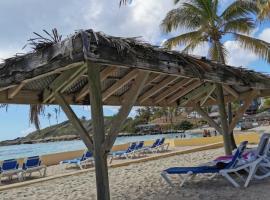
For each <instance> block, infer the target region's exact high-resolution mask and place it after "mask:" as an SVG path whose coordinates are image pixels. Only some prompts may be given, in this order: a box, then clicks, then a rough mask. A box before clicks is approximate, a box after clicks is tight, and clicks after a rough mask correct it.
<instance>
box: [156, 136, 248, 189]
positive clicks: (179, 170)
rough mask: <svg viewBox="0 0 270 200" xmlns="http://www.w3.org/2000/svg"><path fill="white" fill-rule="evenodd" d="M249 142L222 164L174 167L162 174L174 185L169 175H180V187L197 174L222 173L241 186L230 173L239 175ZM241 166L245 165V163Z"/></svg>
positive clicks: (243, 144) (233, 183)
mask: <svg viewBox="0 0 270 200" xmlns="http://www.w3.org/2000/svg"><path fill="white" fill-rule="evenodd" d="M247 143H248V142H247V141H245V142H242V143H241V144H240V145H239V147H238V148H237V150H236V152H235V153H234V156H233V158H232V160H231V161H230V162H228V163H224V164H223V163H222V166H220V165H214V166H198V167H172V168H168V169H166V170H164V171H162V173H161V176H162V178H163V179H164V180H165V181H166V182H167V183H168V184H169V185H170V186H173V184H172V182H171V180H170V178H169V175H178V176H179V177H180V181H181V183H180V187H182V186H183V185H184V183H185V182H186V181H187V180H189V179H192V178H194V177H195V176H196V175H197V174H212V175H213V174H214V175H215V174H220V175H222V176H223V177H225V178H226V179H227V180H228V181H229V182H230V183H232V185H234V186H235V187H239V184H238V183H237V182H236V181H235V180H234V179H233V178H232V177H231V175H229V173H235V174H237V175H238V171H239V170H240V168H239V167H238V164H239V161H240V160H241V158H242V154H243V152H244V150H245V149H246V145H247ZM241 166H242V167H243V166H244V164H242V165H241ZM242 169H245V168H242Z"/></svg>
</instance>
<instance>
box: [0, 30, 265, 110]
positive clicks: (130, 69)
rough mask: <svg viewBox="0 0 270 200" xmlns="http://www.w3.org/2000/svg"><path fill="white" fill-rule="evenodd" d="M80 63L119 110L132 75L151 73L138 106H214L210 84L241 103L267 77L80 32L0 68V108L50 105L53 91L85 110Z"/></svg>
mask: <svg viewBox="0 0 270 200" xmlns="http://www.w3.org/2000/svg"><path fill="white" fill-rule="evenodd" d="M85 59H89V60H91V61H92V62H94V63H98V64H100V65H101V66H102V67H101V80H102V91H103V103H104V105H121V102H122V101H123V99H124V98H125V94H126V92H127V91H128V90H129V88H130V86H131V84H132V83H133V81H134V78H135V77H136V76H137V73H138V70H145V71H149V72H151V74H150V77H149V80H148V81H147V84H146V85H145V86H144V89H143V91H142V92H141V94H140V97H139V99H138V101H137V103H136V104H137V105H142V106H143V105H151V106H174V105H182V106H190V105H191V104H192V103H194V101H200V102H201V103H203V104H205V105H206V104H215V102H216V101H215V95H214V93H213V90H214V87H215V84H214V83H221V84H223V86H224V89H225V91H226V92H225V95H226V97H225V99H226V101H232V100H235V99H244V98H246V97H247V96H248V95H249V92H250V91H251V90H258V96H267V95H269V94H270V84H269V83H270V77H269V76H267V75H264V74H261V73H257V72H254V71H251V70H247V69H243V68H236V67H232V66H228V65H222V64H219V63H216V62H213V61H210V60H207V59H205V58H204V57H194V56H190V55H187V54H183V53H179V52H176V51H169V50H167V49H164V48H160V47H157V46H152V45H150V44H148V43H145V42H142V41H139V40H137V39H136V38H120V37H112V36H108V35H105V34H103V33H100V32H94V31H93V30H86V31H79V32H76V33H75V34H74V35H72V36H70V37H68V38H66V39H65V40H63V41H62V42H58V43H55V44H53V43H52V44H50V45H48V44H44V45H39V46H38V48H36V49H35V51H33V52H31V53H28V54H25V55H19V56H15V57H13V58H10V59H6V60H5V62H4V63H3V64H0V103H21V104H40V103H47V104H54V103H55V101H54V98H53V95H52V94H51V92H52V90H55V89H57V90H58V91H60V92H62V93H63V94H64V96H65V97H66V99H67V101H68V102H69V103H70V104H80V105H82V104H86V105H89V103H90V102H89V98H88V87H87V84H88V81H87V77H86V75H85V74H86V68H85V66H83V64H84V60H85ZM206 97H207V98H206ZM205 98H206V99H205ZM202 101H203V102H202Z"/></svg>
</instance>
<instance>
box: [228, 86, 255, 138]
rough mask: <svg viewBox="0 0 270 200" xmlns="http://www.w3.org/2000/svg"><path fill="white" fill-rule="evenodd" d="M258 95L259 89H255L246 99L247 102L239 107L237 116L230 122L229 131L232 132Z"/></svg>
mask: <svg viewBox="0 0 270 200" xmlns="http://www.w3.org/2000/svg"><path fill="white" fill-rule="evenodd" d="M256 96H257V91H255V90H254V91H252V92H251V93H250V96H249V97H248V98H246V99H245V103H244V104H243V105H242V106H241V107H240V108H239V109H238V111H237V112H236V115H235V117H234V118H233V119H232V121H231V123H230V126H229V132H230V133H231V132H232V131H233V129H234V127H235V126H236V124H237V122H238V121H239V120H240V119H241V117H242V116H243V115H244V113H245V112H246V110H247V109H248V108H249V106H250V104H251V102H252V100H253V99H255V98H256Z"/></svg>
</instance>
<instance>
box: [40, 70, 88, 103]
mask: <svg viewBox="0 0 270 200" xmlns="http://www.w3.org/2000/svg"><path fill="white" fill-rule="evenodd" d="M85 72H86V68H85V65H83V66H81V67H78V68H73V69H70V70H67V71H65V72H63V73H62V74H60V75H59V76H58V77H57V78H56V79H55V80H54V81H53V82H52V83H51V84H50V85H49V87H48V88H47V89H45V90H44V92H43V103H46V102H48V101H50V100H51V98H53V93H52V91H56V92H61V93H62V92H64V91H65V90H66V89H67V88H68V87H70V86H71V85H72V84H73V83H74V82H76V81H77V80H78V79H79V78H80V76H81V75H82V74H84V73H85Z"/></svg>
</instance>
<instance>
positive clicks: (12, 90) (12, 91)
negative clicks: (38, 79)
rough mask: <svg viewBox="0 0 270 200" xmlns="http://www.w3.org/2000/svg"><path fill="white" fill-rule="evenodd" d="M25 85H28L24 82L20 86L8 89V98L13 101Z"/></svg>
mask: <svg viewBox="0 0 270 200" xmlns="http://www.w3.org/2000/svg"><path fill="white" fill-rule="evenodd" d="M25 84H26V81H23V82H21V83H20V84H19V85H17V86H15V87H13V88H10V89H8V98H9V99H13V98H14V97H15V96H16V95H17V94H18V93H19V92H20V90H21V89H22V88H23V87H24V86H25Z"/></svg>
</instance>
